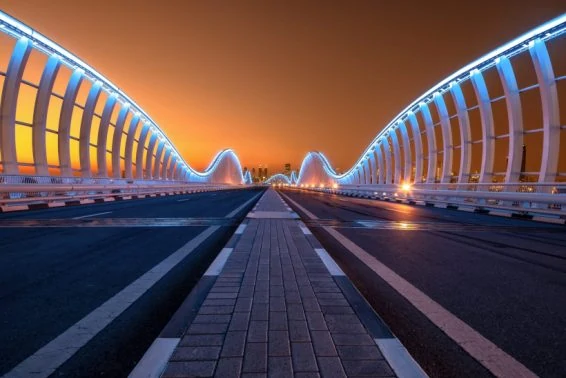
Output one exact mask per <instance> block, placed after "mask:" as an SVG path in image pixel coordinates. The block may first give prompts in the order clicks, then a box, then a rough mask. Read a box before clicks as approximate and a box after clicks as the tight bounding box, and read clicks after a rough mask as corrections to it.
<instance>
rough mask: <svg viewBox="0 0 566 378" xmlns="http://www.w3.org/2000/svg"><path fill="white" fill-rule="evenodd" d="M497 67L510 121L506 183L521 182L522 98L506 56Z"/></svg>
mask: <svg viewBox="0 0 566 378" xmlns="http://www.w3.org/2000/svg"><path fill="white" fill-rule="evenodd" d="M495 66H496V67H497V72H498V73H499V78H500V79H501V85H502V86H503V93H504V94H505V104H506V105H507V119H508V120H509V155H508V158H507V168H506V172H505V183H506V184H509V183H512V182H519V176H520V175H521V160H522V156H523V114H522V110H521V97H520V92H519V87H518V85H517V80H516V79H515V73H514V71H513V66H512V65H511V62H510V61H509V58H507V57H506V56H501V57H499V58H497V59H496V61H495Z"/></svg>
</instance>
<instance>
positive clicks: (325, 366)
mask: <svg viewBox="0 0 566 378" xmlns="http://www.w3.org/2000/svg"><path fill="white" fill-rule="evenodd" d="M317 362H318V367H319V369H320V375H321V376H322V377H323V378H346V372H345V371H344V368H343V366H342V363H341V362H340V358H339V357H318V358H317Z"/></svg>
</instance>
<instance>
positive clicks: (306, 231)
mask: <svg viewBox="0 0 566 378" xmlns="http://www.w3.org/2000/svg"><path fill="white" fill-rule="evenodd" d="M299 227H300V228H301V231H303V234H305V235H312V233H311V230H309V229H308V228H307V227H306V226H299Z"/></svg>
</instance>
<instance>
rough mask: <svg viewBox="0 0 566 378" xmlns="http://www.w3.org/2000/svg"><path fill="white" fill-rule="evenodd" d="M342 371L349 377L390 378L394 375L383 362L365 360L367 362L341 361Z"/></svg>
mask: <svg viewBox="0 0 566 378" xmlns="http://www.w3.org/2000/svg"><path fill="white" fill-rule="evenodd" d="M342 365H343V366H344V370H345V371H346V374H348V375H349V376H360V375H365V376H371V377H391V376H394V375H395V374H394V373H393V371H392V370H391V368H390V367H389V365H388V364H387V362H385V360H381V361H376V360H373V361H372V360H367V361H352V360H346V361H344V360H343V361H342Z"/></svg>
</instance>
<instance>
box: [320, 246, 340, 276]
mask: <svg viewBox="0 0 566 378" xmlns="http://www.w3.org/2000/svg"><path fill="white" fill-rule="evenodd" d="M314 251H315V252H316V254H317V255H318V257H320V259H321V260H322V262H323V263H324V265H325V266H326V269H328V271H329V272H330V275H331V276H345V275H346V274H344V272H343V271H342V269H340V267H339V266H338V264H336V261H334V259H333V258H332V257H330V255H329V254H328V252H326V250H325V249H324V248H315V249H314Z"/></svg>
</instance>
